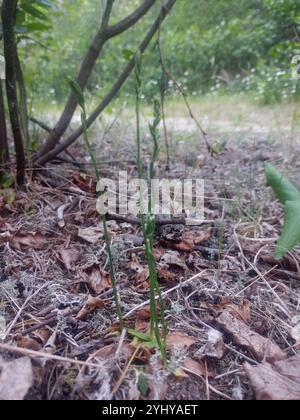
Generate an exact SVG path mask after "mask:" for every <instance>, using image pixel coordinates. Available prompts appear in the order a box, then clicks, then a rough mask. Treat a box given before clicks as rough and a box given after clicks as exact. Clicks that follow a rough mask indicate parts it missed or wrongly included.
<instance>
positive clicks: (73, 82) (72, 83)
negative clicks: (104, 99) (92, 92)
mask: <svg viewBox="0 0 300 420" xmlns="http://www.w3.org/2000/svg"><path fill="white" fill-rule="evenodd" d="M67 80H68V83H69V86H70V87H71V89H72V91H73V93H74V94H75V95H76V97H77V101H78V104H79V106H80V107H81V108H82V110H83V111H84V112H85V99H84V94H83V91H82V89H81V87H80V86H79V84H78V83H77V82H76V80H74V79H72V78H71V77H68V78H67Z"/></svg>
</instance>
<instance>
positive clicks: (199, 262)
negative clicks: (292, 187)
mask: <svg viewBox="0 0 300 420" xmlns="http://www.w3.org/2000/svg"><path fill="white" fill-rule="evenodd" d="M233 107H234V105H233V104H232V108H231V109H230V110H228V108H227V112H229V111H230V112H231V111H232V113H233V114H234V109H233ZM211 109H212V110H214V112H215V114H214V116H213V117H212V120H213V122H210V123H209V124H208V126H207V127H206V129H208V131H209V132H210V134H211V138H212V139H213V141H218V142H219V144H220V145H222V147H221V149H220V153H219V154H217V155H215V156H214V157H210V156H209V155H207V153H206V151H205V148H204V147H203V146H202V144H201V138H200V136H199V134H198V132H197V131H196V130H195V128H194V129H193V128H191V127H193V123H192V122H191V121H190V120H187V119H186V118H185V116H184V114H181V111H180V110H177V108H176V109H175V108H174V107H173V108H172V109H171V111H170V112H171V113H173V115H174V117H173V118H174V119H173V120H171V119H170V117H169V120H167V122H168V133H169V140H170V147H171V157H172V159H171V162H172V163H171V168H170V171H169V172H166V170H165V167H166V164H165V159H164V156H162V158H161V160H160V161H159V163H158V176H159V177H161V178H166V177H169V178H172V179H178V178H179V179H187V178H199V179H204V180H205V222H204V223H203V224H202V225H200V226H196V227H187V226H184V225H165V226H161V227H159V228H158V229H157V233H156V238H155V257H156V261H157V272H158V277H159V281H160V284H161V287H162V292H163V296H164V301H165V305H166V318H167V321H168V327H169V334H168V338H167V347H168V358H169V364H168V367H167V368H166V369H164V368H163V367H162V363H161V361H160V358H159V354H158V352H157V351H155V349H154V348H149V346H147V345H145V343H143V342H141V341H139V340H138V339H137V338H134V337H132V336H130V334H129V333H128V332H126V333H122V334H121V335H120V334H119V331H118V323H117V319H116V314H115V305H114V300H113V296H112V289H111V279H110V276H109V267H108V261H107V253H106V248H105V244H104V240H103V229H102V226H101V223H100V221H99V215H98V213H97V211H96V192H95V186H96V185H95V180H94V178H93V176H92V174H91V172H92V171H91V166H90V164H89V160H88V159H87V158H86V156H85V153H84V150H83V147H82V146H81V145H80V144H78V145H76V146H74V147H73V149H71V150H70V152H71V154H72V156H76V159H75V158H70V156H67V159H66V160H70V159H71V160H73V159H74V161H76V162H77V163H78V162H79V161H80V162H81V164H82V165H81V168H78V167H76V166H74V164H73V163H70V162H64V163H63V164H61V162H60V164H59V165H58V164H55V163H53V164H51V165H49V166H48V168H47V171H44V172H43V173H40V174H38V175H36V176H33V174H31V177H32V181H31V182H30V183H28V185H27V191H26V192H21V191H19V192H17V193H16V195H15V193H14V191H13V190H10V189H7V190H5V191H3V192H2V196H1V199H0V216H1V217H0V320H1V319H2V324H3V325H2V327H3V328H2V330H3V331H2V333H1V331H0V333H1V340H0V354H1V355H2V358H0V367H1V374H0V375H2V378H1V379H2V381H1V384H2V385H1V384H0V398H1V396H2V397H3V395H4V396H7V395H9V396H10V397H24V396H25V395H27V396H26V398H27V399H48V400H57V399H58V400H60V399H91V400H103V399H118V400H127V399H130V400H132V399H133V400H136V399H159V398H160V399H167V400H182V399H188V400H189V399H193V400H206V399H211V400H219V399H220V400H223V399H229V400H231V399H233V400H242V399H244V400H248V399H253V398H258V399H264V398H267V399H278V398H279V399H285V398H288V399H291V398H295V399H299V398H300V383H299V377H298V375H297V371H298V372H299V366H300V358H299V355H300V317H299V310H300V266H299V263H300V250H299V249H296V250H295V251H294V252H292V253H290V254H289V255H288V256H287V257H286V258H284V260H282V261H280V262H278V261H276V260H274V258H273V256H274V250H275V244H276V240H277V238H278V236H279V234H280V231H281V228H282V223H283V209H282V207H281V206H280V204H279V203H278V202H277V201H276V200H275V198H274V196H273V195H272V192H271V191H270V189H269V188H267V187H266V182H265V178H264V170H263V163H264V161H270V162H272V163H274V164H276V165H277V167H278V168H279V169H284V171H286V172H287V173H288V174H289V175H290V177H291V178H292V179H293V180H294V181H295V182H296V183H297V176H298V174H299V170H300V165H299V158H298V156H299V151H300V148H299V144H298V141H297V139H296V138H295V131H294V129H293V125H292V118H291V121H289V122H288V123H287V121H285V122H284V121H283V122H282V125H281V127H280V130H278V117H276V115H275V114H272V115H273V117H274V118H273V120H272V117H271V116H270V115H271V114H268V112H270V113H271V111H268V110H266V114H265V116H264V119H263V121H262V112H260V111H259V110H257V109H256V114H255V113H254V109H253V114H251V113H249V108H247V110H246V109H245V115H247V116H248V117H247V118H248V119H247V118H246V117H245V118H246V119H245V118H244V117H243V119H241V118H240V119H239V120H236V121H234V122H232V123H231V124H230V125H228V126H226V127H225V128H224V121H226V120H227V121H228V114H226V112H225V111H224V109H223V108H222V105H220V108H219V109H216V108H214V107H212V108H211ZM238 109H239V112H240V113H241V112H242V106H241V107H238ZM176 112H178V114H176ZM212 112H213V111H212ZM222 112H223V114H222ZM224 112H225V114H224ZM283 114H284V113H283ZM283 114H281V118H285V117H284V115H283ZM180 115H183V116H182V117H181V118H182V120H179V118H180ZM202 115H203V114H202ZM235 115H236V114H235ZM266 115H267V117H266ZM289 116H290V114H289V113H288V112H287V113H286V118H290V117H289ZM204 118H205V117H204ZM179 121H181V122H180V123H179V127H178V125H176V124H178V122H179ZM231 121H233V120H231ZM273 122H274V124H275V126H273ZM145 126H146V124H145ZM282 127H283V128H282ZM222 128H223V129H222ZM98 130H99V132H101V135H97V133H98V131H97V130H94V134H93V135H94V136H95V138H97V143H99V144H101V149H100V148H99V155H100V151H101V162H102V164H101V172H102V174H103V175H105V176H106V177H110V178H112V179H115V178H117V176H118V172H119V171H121V170H123V171H127V172H128V174H129V176H130V177H135V175H136V166H135V163H134V159H135V148H134V129H133V122H132V121H130V120H127V122H126V123H125V121H124V119H118V120H115V121H114V123H113V124H108V125H107V129H103V125H102V126H101V131H100V125H99V128H98ZM103 133H104V134H103ZM143 144H144V146H143V160H144V161H145V162H147V161H148V159H149V156H150V144H149V136H148V135H147V134H146V133H145V135H144V142H143ZM298 185H299V177H298ZM109 230H110V235H111V239H112V250H113V254H114V263H115V267H116V272H117V279H118V288H119V295H120V300H121V305H122V310H123V313H124V314H125V322H126V328H133V329H135V330H137V331H140V332H147V329H148V325H149V317H150V312H149V303H148V298H149V288H148V277H149V271H148V269H147V264H146V260H145V255H144V250H143V239H142V236H141V232H140V228H139V226H137V225H133V224H131V223H130V221H116V220H110V221H109ZM4 323H5V327H6V328H4ZM20 356H22V358H21V359H20ZM28 358H29V359H30V363H29V359H28ZM4 375H6V376H5V378H6V382H5V381H4V379H3V377H4ZM14 381H15V382H16V381H17V383H18V385H19V386H18V388H17V389H16V387H14V383H15V382H14ZM4 383H5V384H6V385H3V384H4ZM29 388H30V389H29ZM28 389H29V392H28ZM16 392H17V393H18V394H17V395H15V394H14V393H16Z"/></svg>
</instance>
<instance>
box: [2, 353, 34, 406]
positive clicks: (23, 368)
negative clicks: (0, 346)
mask: <svg viewBox="0 0 300 420" xmlns="http://www.w3.org/2000/svg"><path fill="white" fill-rule="evenodd" d="M32 385H33V371H32V365H31V360H30V359H29V357H22V358H20V359H16V360H13V361H11V362H5V361H4V360H2V358H0V400H5V401H22V400H23V399H24V398H25V397H26V395H27V393H28V391H29V389H30V388H31V386H32Z"/></svg>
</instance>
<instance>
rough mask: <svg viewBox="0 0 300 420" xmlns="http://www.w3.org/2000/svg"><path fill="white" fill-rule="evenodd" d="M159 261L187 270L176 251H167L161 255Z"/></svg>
mask: <svg viewBox="0 0 300 420" xmlns="http://www.w3.org/2000/svg"><path fill="white" fill-rule="evenodd" d="M160 261H161V263H162V264H166V265H168V266H174V267H178V268H180V269H182V270H183V271H187V270H188V268H187V266H186V264H185V262H184V261H183V260H182V259H181V257H180V254H179V252H177V251H167V252H166V253H165V255H164V256H163V257H161V259H160Z"/></svg>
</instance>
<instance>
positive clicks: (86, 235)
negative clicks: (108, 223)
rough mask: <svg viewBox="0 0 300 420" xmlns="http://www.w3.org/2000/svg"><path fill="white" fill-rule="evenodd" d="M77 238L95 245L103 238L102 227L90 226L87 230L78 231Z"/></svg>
mask: <svg viewBox="0 0 300 420" xmlns="http://www.w3.org/2000/svg"><path fill="white" fill-rule="evenodd" d="M78 237H79V238H80V239H83V240H84V241H86V242H88V243H90V244H93V245H96V244H97V243H98V242H99V241H100V240H101V239H102V238H103V228H102V226H91V227H89V228H84V229H78Z"/></svg>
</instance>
